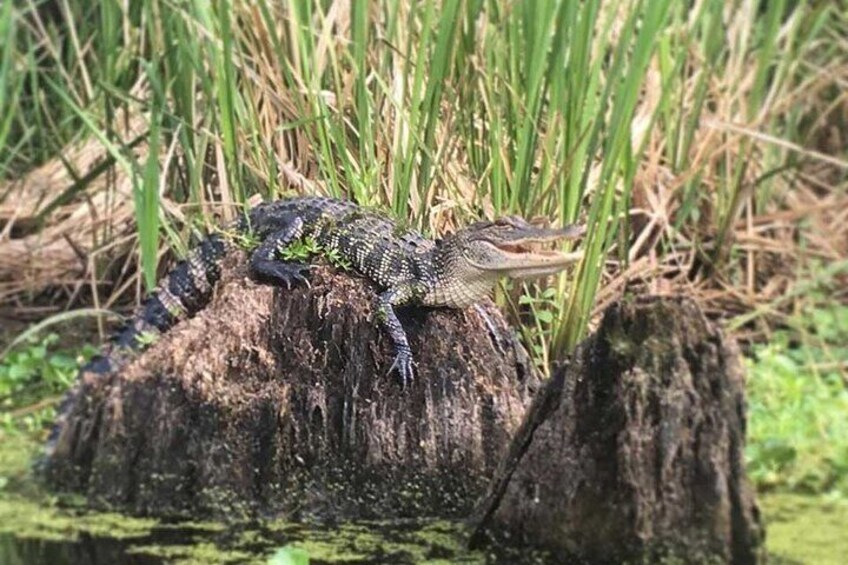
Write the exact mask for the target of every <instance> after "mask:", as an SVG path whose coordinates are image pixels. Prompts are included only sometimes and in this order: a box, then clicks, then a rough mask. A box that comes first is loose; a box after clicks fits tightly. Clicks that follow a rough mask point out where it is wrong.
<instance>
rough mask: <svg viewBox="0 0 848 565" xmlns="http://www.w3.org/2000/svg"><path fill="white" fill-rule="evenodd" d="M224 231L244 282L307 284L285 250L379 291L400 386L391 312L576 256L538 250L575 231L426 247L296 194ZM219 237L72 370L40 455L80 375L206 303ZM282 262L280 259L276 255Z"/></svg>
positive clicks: (523, 228) (338, 204)
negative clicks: (238, 245) (238, 244)
mask: <svg viewBox="0 0 848 565" xmlns="http://www.w3.org/2000/svg"><path fill="white" fill-rule="evenodd" d="M230 227H231V228H234V231H235V232H236V233H237V234H239V235H244V236H245V238H246V239H247V240H249V241H253V242H255V243H257V242H258V245H256V247H255V248H254V249H253V250H252V253H251V255H250V260H249V266H250V271H251V276H252V277H253V278H254V279H256V280H258V281H262V282H268V283H272V284H277V285H282V284H285V285H286V287H287V288H291V286H292V284H297V283H306V284H308V279H307V276H306V274H307V272H308V270H309V268H310V265H309V264H308V263H306V262H304V261H302V260H300V259H297V260H294V259H291V254H287V253H286V251H287V250H290V249H291V248H292V247H293V246H294V245H295V244H297V243H301V242H304V241H311V242H312V243H313V245H312V246H304V247H306V248H308V249H312V250H314V251H316V252H317V253H319V254H323V255H325V256H327V257H332V258H334V259H335V260H337V261H339V262H341V263H344V264H345V265H349V266H350V267H351V268H352V269H353V270H354V271H356V272H358V273H359V274H361V275H363V276H364V277H366V278H367V279H369V280H370V281H371V282H372V283H373V284H374V285H376V286H377V287H379V289H380V292H379V293H377V294H376V301H375V313H376V319H377V320H379V322H380V323H381V324H382V325H383V326H384V328H385V330H386V332H387V333H388V336H389V337H390V338H391V340H392V342H393V344H394V353H395V357H394V362H393V363H392V365H391V367H390V368H389V371H388V373H392V372H393V371H397V373H398V374H399V376H400V380H401V383H402V385H403V386H404V387H405V386H406V385H407V383H408V382H409V381H410V380H411V379H412V378H413V356H412V351H411V349H410V346H409V341H408V339H407V336H406V332H405V331H404V329H403V326H402V325H401V323H400V320H399V319H398V317H397V314H396V312H395V308H396V307H400V306H404V305H417V306H425V307H450V308H463V307H466V306H469V305H472V304H475V303H476V302H477V301H479V300H481V299H482V298H484V297H485V296H486V295H487V294H488V293H489V292H490V291H491V290H492V288H493V287H494V286H495V284H496V281H497V280H498V278H499V277H501V276H508V277H515V278H525V277H538V276H543V275H548V274H552V273H556V272H558V271H561V270H563V269H565V268H566V267H568V266H569V265H572V264H574V263H575V262H577V261H578V260H579V259H580V258H581V257H582V253H581V252H579V251H578V252H572V253H565V252H562V251H559V250H555V249H545V248H544V247H545V245H546V244H547V245H548V246H549V245H550V244H554V243H556V242H561V241H563V240H566V239H574V238H578V237H580V236H581V235H583V233H584V231H585V230H584V228H583V227H582V226H578V225H572V226H567V227H565V228H562V229H551V228H543V227H537V226H534V225H533V224H531V223H529V222H527V221H526V220H524V219H522V218H520V217H517V216H507V217H503V218H500V219H498V220H496V221H480V222H477V223H474V224H471V225H469V226H468V227H466V228H465V229H461V230H459V231H457V232H456V233H454V234H452V235H449V236H447V237H445V238H444V239H441V240H435V241H434V240H431V239H427V238H425V237H424V236H422V235H421V234H420V233H418V232H416V231H414V230H410V229H406V228H404V227H403V226H402V225H401V224H399V223H397V222H396V221H394V220H393V219H391V218H390V217H389V216H387V215H385V214H382V213H380V212H378V211H376V210H373V209H370V208H366V207H361V206H359V205H357V204H355V203H353V202H349V201H345V200H337V199H333V198H326V197H319V196H306V197H297V198H289V199H283V200H276V201H272V202H265V203H262V204H259V205H257V206H255V207H254V208H252V209H251V210H249V211H248V212H247V214H245V215H244V217H242V218H241V219H240V220H238V221H237V222H236V223H235V224H234V225H233V226H230ZM234 239H235V238H233V237H228V236H227V231H226V230H224V231H223V233H215V234H212V235H210V236H208V237H207V238H206V239H204V240H203V241H202V242H201V243H200V244H199V245H197V246H196V247H194V248H193V249H192V250H191V251H190V252H189V253H188V254H187V257H186V258H185V259H184V260H182V261H180V262H179V263H177V264H176V266H175V267H174V268H173V269H172V270H171V271H170V272H169V273H168V274H167V275H166V276H165V277H164V278H163V279H162V280H161V281H160V282H159V284H158V286H157V287H156V289H155V290H153V291H152V292H151V293H150V294H149V296H148V297H147V298H146V299H145V300H144V301H143V302H142V304H141V306H140V307H139V309H138V310H137V311H136V313H135V315H134V316H133V317H132V318H131V319H130V320H129V322H128V323H127V324H126V325H125V326H124V327H123V329H122V330H120V331H119V332H118V333H117V334H116V336H115V337H114V338H113V339H112V340H111V343H110V344H108V345H106V346H105V347H104V348H103V350H102V351H101V353H100V355H98V356H96V357H94V358H93V359H92V360H91V361H90V362H89V363H87V364H86V365H84V366H83V367H82V368H81V370H80V376H79V377H78V379H77V383H76V384H75V385H74V386H73V387H72V388H71V389H70V390H69V391H68V393H67V394H66V395H65V398H64V399H63V401H62V404H61V406H60V408H59V410H58V411H57V414H58V415H57V418H56V421H55V423H54V427H53V430H52V433H51V434H50V438H49V439H48V442H47V447H46V453H47V456H48V457H49V455H50V453H52V450H53V448H54V447H55V444H56V443H57V440H58V438H59V435H60V434H61V432H62V428H63V426H64V423H65V421H66V420H67V417H68V416H69V414H70V412H71V410H72V408H73V404H74V402H75V399H76V397H77V396H78V394H79V390H80V389H81V386H82V385H81V381H82V376H83V375H85V374H87V373H91V374H95V375H102V374H108V373H112V372H114V371H115V370H117V369H118V368H120V366H121V365H123V364H125V363H126V362H127V360H128V359H130V358H131V357H132V355H133V352H135V351H138V350H140V349H142V348H143V347H144V345H145V344H148V343H150V342H151V341H152V340H153V338H155V337H156V336H157V335H161V334H163V333H165V332H167V331H168V329H170V328H171V327H172V326H174V325H175V324H176V323H177V322H178V321H179V320H181V319H184V318H187V317H190V316H192V315H194V314H196V313H197V312H199V311H200V310H201V309H202V308H203V306H204V305H205V304H206V303H207V302H208V301H209V300H210V298H211V295H212V291H213V289H214V286H215V283H216V282H217V280H218V279H219V278H220V276H221V261H222V260H223V258H224V256H225V255H226V254H227V253H228V252H229V250H230V249H231V248H233V246H234ZM287 255H288V256H289V257H290V258H289V259H285V257H286V256H287Z"/></svg>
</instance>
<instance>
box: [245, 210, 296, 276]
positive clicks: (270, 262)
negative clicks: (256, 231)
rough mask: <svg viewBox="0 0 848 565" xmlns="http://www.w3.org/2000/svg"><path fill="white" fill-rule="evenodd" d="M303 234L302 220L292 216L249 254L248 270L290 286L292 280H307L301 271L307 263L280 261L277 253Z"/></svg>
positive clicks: (255, 274)
mask: <svg viewBox="0 0 848 565" xmlns="http://www.w3.org/2000/svg"><path fill="white" fill-rule="evenodd" d="M302 235H303V220H301V219H300V218H297V217H295V218H293V219H292V220H291V221H290V222H288V223H287V224H286V225H285V226H284V227H282V228H280V229H279V230H277V231H275V232H273V233H271V234H270V235H269V236H268V237H266V238H265V241H263V242H262V244H261V245H260V246H259V247H257V248H256V249H255V250H254V251H253V255H251V256H250V270H251V272H252V274H253V275H254V276H255V277H256V278H260V279H262V278H264V279H270V280H271V281H273V282H276V283H281V282H282V283H285V285H286V287H288V288H291V285H292V282H305V283H307V284H309V283H308V281H307V280H306V277H305V276H303V272H304V271H307V270H309V265H306V264H303V263H292V262H289V263H287V262H285V261H280V260H279V259H277V255H278V254H279V253H280V252H281V251H282V250H283V249H285V248H286V247H288V246H289V245H291V244H292V243H293V242H294V241H296V240H298V239H300V237H301V236H302Z"/></svg>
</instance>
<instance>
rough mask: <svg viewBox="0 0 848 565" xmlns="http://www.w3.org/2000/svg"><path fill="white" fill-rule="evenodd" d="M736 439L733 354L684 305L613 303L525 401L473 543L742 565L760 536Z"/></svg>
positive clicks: (738, 408) (739, 392) (737, 371)
mask: <svg viewBox="0 0 848 565" xmlns="http://www.w3.org/2000/svg"><path fill="white" fill-rule="evenodd" d="M744 444H745V396H744V377H743V373H742V368H741V365H740V362H739V359H738V351H737V349H736V347H735V346H734V345H733V344H731V343H730V342H728V341H725V340H724V339H723V338H722V336H721V334H720V332H719V331H718V330H717V329H716V328H715V327H714V326H713V325H712V324H710V323H709V322H708V320H707V319H706V318H705V317H704V315H703V313H702V312H701V311H700V310H699V309H698V307H697V306H696V305H695V303H694V302H693V301H691V300H688V299H670V298H647V299H641V300H637V301H635V302H632V303H621V304H618V305H616V306H613V307H612V308H610V309H609V310H608V311H607V312H606V313H605V316H604V318H603V321H602V323H601V326H600V328H599V330H598V332H597V333H596V334H594V335H593V336H592V337H590V338H589V339H588V340H587V341H586V342H584V343H583V344H582V345H581V346H580V347H579V348H578V349H577V351H576V352H575V354H574V355H573V356H572V359H571V362H570V364H568V365H566V366H563V367H561V368H560V369H559V370H558V371H556V372H555V375H554V377H553V378H552V379H551V380H550V381H548V382H547V383H545V385H544V387H543V388H542V390H541V391H540V393H539V395H538V396H537V397H536V398H535V399H534V402H533V405H532V407H531V408H530V409H529V411H528V414H527V417H526V418H525V421H524V422H523V423H522V426H521V428H520V429H519V430H518V431H517V432H516V437H515V439H514V440H513V443H512V445H511V446H510V449H509V451H508V454H507V456H506V458H505V460H504V462H503V464H502V465H501V468H500V469H499V470H498V472H497V473H496V476H495V479H494V480H493V482H492V486H491V487H490V489H489V492H488V494H487V496H486V497H485V498H484V499H483V501H482V502H481V504H480V505H478V508H477V510H476V513H475V518H474V520H473V524H474V527H475V535H474V538H473V539H474V543H477V544H479V543H481V542H482V541H484V540H486V538H487V537H488V536H494V537H497V538H500V539H506V540H507V541H508V542H509V543H512V544H528V545H532V546H533V547H543V548H547V549H548V550H551V551H552V553H553V555H555V556H557V558H560V559H563V560H567V559H568V560H578V561H589V562H598V563H613V562H623V561H632V562H643V561H648V562H653V561H655V560H657V559H659V558H660V557H662V556H663V555H669V554H673V555H678V556H682V557H684V558H685V562H697V561H712V562H715V560H716V559H718V560H720V561H722V562H734V563H751V562H754V561H755V560H756V559H757V557H758V552H759V551H760V549H759V547H760V544H761V540H762V538H763V529H762V525H761V522H760V518H759V512H758V509H757V506H756V503H755V501H754V497H753V493H752V490H751V488H750V487H749V484H748V482H747V480H746V477H745V468H744V453H743V448H744Z"/></svg>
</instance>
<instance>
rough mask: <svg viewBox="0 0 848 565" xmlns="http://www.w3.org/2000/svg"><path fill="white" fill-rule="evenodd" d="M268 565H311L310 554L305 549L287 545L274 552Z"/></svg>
mask: <svg viewBox="0 0 848 565" xmlns="http://www.w3.org/2000/svg"><path fill="white" fill-rule="evenodd" d="M268 565H309V554H308V553H307V552H306V550H305V549H301V548H299V547H294V546H291V545H287V546H284V547H281V548H279V549H278V550H277V551H276V552H274V555H272V556H271V557H270V558H269V559H268Z"/></svg>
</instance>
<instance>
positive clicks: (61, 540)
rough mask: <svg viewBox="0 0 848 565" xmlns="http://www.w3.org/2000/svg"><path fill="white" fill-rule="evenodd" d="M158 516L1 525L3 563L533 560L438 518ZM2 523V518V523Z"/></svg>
mask: <svg viewBox="0 0 848 565" xmlns="http://www.w3.org/2000/svg"><path fill="white" fill-rule="evenodd" d="M188 524H189V525H188V526H183V525H181V524H179V523H176V524H165V523H159V524H157V525H154V526H153V527H151V528H149V529H147V530H146V531H141V530H139V531H136V532H134V533H132V534H131V535H125V534H116V535H114V536H113V535H109V534H108V533H107V532H103V531H102V530H97V531H96V533H94V532H92V531H87V530H86V529H85V526H84V525H83V526H82V527H81V528H74V529H73V530H72V531H68V532H65V535H56V534H57V532H56V531H53V532H51V533H50V534H48V535H33V534H32V533H31V532H29V533H27V532H16V531H14V528H12V529H11V531H9V530H8V529H7V530H6V531H5V532H0V564H3V565H42V564H43V565H48V564H49V565H107V564H108V565H111V564H114V563H122V564H124V563H126V564H129V565H158V564H160V563H266V562H267V561H268V559H269V557H270V556H271V555H273V554H274V552H275V550H277V549H279V548H280V547H283V546H286V545H289V544H291V546H293V547H298V548H301V549H303V550H305V552H306V554H307V555H309V562H310V564H313V565H315V564H323V563H346V564H355V563H356V564H377V563H397V564H405V563H426V562H434V563H435V562H440V563H468V564H470V563H493V562H503V561H501V559H503V558H507V559H508V560H509V562H510V563H522V562H523V563H538V562H539V561H538V560H537V559H536V558H534V556H531V555H527V554H524V555H512V556H509V557H507V556H505V555H497V556H496V555H489V556H487V555H484V554H483V553H480V552H472V551H469V550H467V549H466V548H465V547H464V537H463V535H462V530H461V525H460V524H457V523H452V522H444V521H412V522H380V523H365V524H363V523H349V524H344V525H340V526H338V527H317V526H311V525H305V524H291V523H279V522H268V523H260V524H256V523H254V524H244V525H240V526H227V527H224V526H222V525H221V524H196V523H188ZM7 526H8V524H7Z"/></svg>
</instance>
